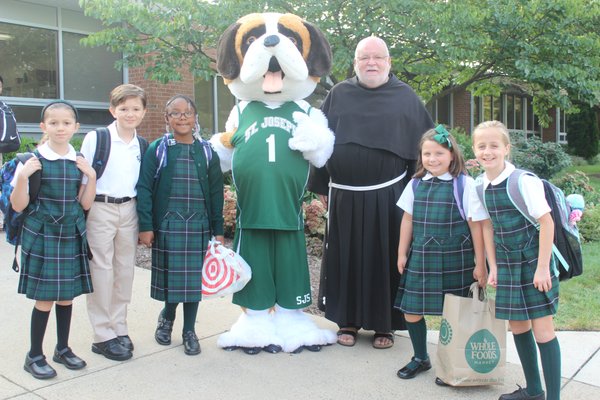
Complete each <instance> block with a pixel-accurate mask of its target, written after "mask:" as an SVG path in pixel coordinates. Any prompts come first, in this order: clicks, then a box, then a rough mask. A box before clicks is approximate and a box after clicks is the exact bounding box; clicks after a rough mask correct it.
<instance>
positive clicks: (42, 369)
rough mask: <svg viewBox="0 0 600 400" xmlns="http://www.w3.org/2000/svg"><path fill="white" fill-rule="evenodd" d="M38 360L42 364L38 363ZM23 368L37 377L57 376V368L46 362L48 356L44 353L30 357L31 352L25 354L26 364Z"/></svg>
mask: <svg viewBox="0 0 600 400" xmlns="http://www.w3.org/2000/svg"><path fill="white" fill-rule="evenodd" d="M40 361H41V362H40ZM38 362H39V363H40V364H41V365H38V364H37V363H38ZM23 369H24V370H25V371H27V372H29V373H30V374H31V375H33V377H34V378H37V379H50V378H54V377H55V376H56V370H54V368H52V367H51V366H49V365H48V363H47V362H46V356H44V355H43V354H41V355H39V356H35V357H33V358H31V357H29V353H27V355H26V356H25V364H24V365H23Z"/></svg>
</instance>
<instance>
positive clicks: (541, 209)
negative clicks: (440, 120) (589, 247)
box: [470, 121, 561, 400]
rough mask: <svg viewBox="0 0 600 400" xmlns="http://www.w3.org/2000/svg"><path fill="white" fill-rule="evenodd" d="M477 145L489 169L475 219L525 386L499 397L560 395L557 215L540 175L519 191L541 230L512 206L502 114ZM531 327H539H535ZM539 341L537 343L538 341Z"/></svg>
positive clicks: (475, 202) (479, 133)
mask: <svg viewBox="0 0 600 400" xmlns="http://www.w3.org/2000/svg"><path fill="white" fill-rule="evenodd" d="M472 138H473V150H474V152H475V156H476V158H477V161H478V162H479V164H481V166H482V167H483V169H484V170H485V173H484V174H483V175H481V176H480V177H479V178H478V180H477V184H478V185H479V184H481V185H483V190H482V192H483V193H484V196H483V198H484V202H485V204H482V203H481V201H480V199H479V197H478V195H476V194H475V195H472V196H471V197H470V201H471V209H472V210H473V219H474V220H481V221H482V222H483V235H484V242H485V249H486V254H487V258H488V262H489V266H490V273H489V278H488V283H489V284H490V285H492V286H493V287H495V288H496V317H497V318H501V319H506V320H508V322H509V325H510V328H511V331H512V333H513V337H514V341H515V345H516V348H517V353H518V354H519V358H520V360H521V365H522V366H523V372H524V373H525V380H526V383H527V386H526V387H525V388H521V387H519V388H518V389H517V390H515V391H514V392H513V393H508V394H504V395H502V396H500V400H522V399H535V400H543V399H545V398H547V399H549V400H556V399H559V398H560V384H561V382H560V364H561V360H560V346H559V343H558V340H557V339H556V335H555V333H554V322H553V315H554V314H555V313H556V311H557V309H558V274H557V272H556V266H555V260H554V259H553V257H552V241H553V238H554V222H553V221H552V217H551V215H550V207H549V206H548V203H547V201H546V198H545V196H544V187H543V184H542V182H541V181H540V179H538V178H537V177H534V176H523V178H522V179H523V182H522V185H521V190H522V193H523V198H524V200H525V203H526V205H527V208H528V211H529V213H530V214H531V215H532V216H534V217H535V218H537V222H538V225H539V230H538V228H537V227H536V226H534V225H533V224H531V223H530V222H529V221H528V220H527V219H526V218H525V217H524V216H523V215H522V214H521V212H520V211H519V210H517V208H516V207H515V206H514V205H513V203H512V201H511V200H510V198H509V196H508V192H507V189H506V184H507V180H508V179H507V178H508V177H509V175H510V174H511V173H512V172H513V171H514V170H515V167H514V165H512V164H511V163H509V162H508V161H506V158H507V157H508V155H509V153H510V137H509V135H508V130H507V129H506V127H505V126H504V125H503V124H502V123H501V122H498V121H486V122H483V123H481V124H479V125H478V126H477V127H476V128H475V130H474V131H473V135H472ZM532 330H533V333H532ZM536 342H537V346H536ZM536 347H537V348H539V351H540V358H541V359H542V369H543V371H544V380H545V382H546V391H547V392H548V393H547V397H546V396H545V395H544V391H543V390H542V384H541V381H540V373H539V370H538V362H537V349H536Z"/></svg>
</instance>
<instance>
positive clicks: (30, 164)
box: [19, 156, 42, 179]
mask: <svg viewBox="0 0 600 400" xmlns="http://www.w3.org/2000/svg"><path fill="white" fill-rule="evenodd" d="M41 169H42V162H41V161H40V160H39V159H38V158H37V157H36V156H33V157H31V158H30V159H29V160H27V161H25V164H23V169H21V172H19V176H22V177H23V179H29V177H30V176H31V175H33V174H34V173H35V171H39V170H41Z"/></svg>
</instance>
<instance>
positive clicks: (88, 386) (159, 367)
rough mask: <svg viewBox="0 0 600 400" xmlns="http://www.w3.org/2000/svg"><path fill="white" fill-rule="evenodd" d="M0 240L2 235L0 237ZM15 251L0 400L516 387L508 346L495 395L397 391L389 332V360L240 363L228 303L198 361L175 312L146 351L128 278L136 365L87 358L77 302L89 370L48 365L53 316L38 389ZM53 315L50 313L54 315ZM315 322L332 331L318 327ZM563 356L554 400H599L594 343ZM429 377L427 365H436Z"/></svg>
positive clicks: (5, 287) (348, 395)
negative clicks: (230, 341)
mask: <svg viewBox="0 0 600 400" xmlns="http://www.w3.org/2000/svg"><path fill="white" fill-rule="evenodd" d="M2 236H3V233H2ZM13 252H14V248H13V247H12V246H9V245H8V244H6V242H5V241H4V238H3V237H2V238H0V298H2V299H3V300H4V302H3V304H2V307H1V310H0V321H1V322H0V356H1V361H0V399H23V400H24V399H57V400H58V399H61V400H68V399H76V400H82V399H102V400H111V399H128V400H129V399H173V398H175V399H179V400H184V399H197V398H211V399H236V400H238V399H311V400H313V399H335V398H345V399H361V400H364V399H373V400H375V399H435V400H441V399H473V400H479V399H481V400H483V399H497V398H498V396H499V395H500V394H502V393H506V392H511V391H513V390H514V389H516V383H520V384H524V378H523V376H522V372H521V369H520V366H519V365H518V359H517V357H516V355H515V352H514V346H513V345H512V338H511V337H510V336H509V337H508V340H507V343H508V345H509V350H508V352H507V353H508V354H507V360H508V364H507V368H506V377H505V384H504V385H502V386H490V387H475V388H442V387H438V386H436V385H435V384H434V382H433V381H434V379H435V371H434V369H432V370H430V371H428V372H426V373H423V374H420V375H419V376H417V377H416V378H415V379H413V380H409V381H403V380H401V379H398V378H397V377H396V371H397V370H398V369H399V368H400V367H402V366H403V365H404V364H405V363H406V362H407V361H408V360H409V359H410V356H411V355H412V351H411V345H410V340H409V339H408V337H407V334H406V332H400V331H399V332H397V335H398V336H397V338H396V343H395V345H394V347H392V348H391V349H389V350H376V349H374V348H373V347H371V335H372V332H364V333H363V332H360V334H359V338H358V342H357V344H356V346H354V347H351V348H349V347H343V346H339V345H333V346H329V347H325V348H323V350H322V351H321V352H320V353H310V352H308V351H304V352H302V353H300V354H285V353H280V354H266V353H260V354H258V355H256V356H248V355H246V354H244V353H242V352H240V351H234V352H226V351H223V350H221V349H219V348H217V346H216V341H217V338H218V336H219V335H220V334H221V333H222V332H224V331H226V330H227V329H228V328H229V327H230V326H231V325H232V323H233V322H234V321H235V320H236V319H237V317H238V315H239V313H240V309H239V308H238V307H237V306H234V305H232V304H231V303H230V299H228V298H226V299H218V300H207V301H204V302H202V303H201V304H200V311H199V313H198V320H197V323H196V331H197V333H198V336H199V337H200V339H201V342H200V343H201V346H202V353H201V354H200V355H199V356H194V357H190V356H186V355H185V354H184V353H183V347H182V345H181V336H180V335H179V332H181V326H182V316H181V313H182V310H181V307H180V309H179V310H178V317H177V320H176V322H175V329H174V332H173V344H172V345H171V346H160V345H158V344H157V343H156V342H155V341H154V329H155V325H156V318H157V315H158V313H159V311H160V310H161V308H162V305H161V303H159V302H157V301H154V300H152V299H150V297H149V291H150V290H149V285H150V271H148V270H144V269H141V268H138V269H136V277H135V283H134V291H133V301H132V304H131V306H130V308H129V326H130V336H131V338H132V340H133V342H134V344H135V351H134V357H133V358H132V359H131V360H128V361H125V362H115V361H110V360H107V359H106V358H104V357H102V356H100V355H97V354H94V353H92V352H91V348H90V347H91V342H92V331H91V328H90V325H89V321H88V318H87V312H86V308H85V298H84V297H83V296H82V297H79V298H77V299H76V300H75V303H74V304H75V305H74V310H73V322H72V326H71V340H70V346H71V347H72V348H73V350H74V351H75V353H76V354H78V355H79V356H81V357H82V358H83V359H84V360H86V361H87V363H88V366H87V367H86V368H85V369H83V370H80V371H70V370H67V369H66V368H64V367H63V366H62V365H57V364H56V363H54V362H53V361H52V352H53V348H54V346H55V344H56V328H55V319H54V315H52V316H51V317H50V321H49V323H48V329H47V332H46V336H45V341H44V350H45V354H46V356H47V357H48V359H49V362H50V363H51V365H52V366H53V367H54V368H55V369H56V370H57V372H58V376H57V377H56V378H53V379H50V380H47V381H41V380H37V379H35V378H33V377H32V376H31V375H29V374H28V373H27V372H25V371H24V370H23V361H24V359H25V354H26V352H27V351H28V349H29V322H30V317H31V309H32V307H33V301H31V300H28V299H26V298H25V296H23V295H19V294H17V284H18V274H17V273H15V272H13V271H12V269H11V266H12V259H13ZM52 314H54V312H52ZM315 320H316V322H317V323H318V324H319V325H320V326H322V327H327V328H330V329H332V330H334V329H336V327H335V325H334V324H332V323H331V322H329V321H327V320H325V319H324V318H318V317H315ZM429 339H430V342H431V344H430V347H429V352H430V354H432V355H434V354H435V351H436V346H435V343H437V332H430V336H429ZM559 340H560V343H561V347H562V355H563V369H562V371H563V377H564V379H563V390H562V399H567V400H569V399H573V400H575V399H577V400H580V399H600V382H599V381H600V380H599V379H598V376H600V354H598V353H599V352H598V350H599V349H600V333H599V332H560V333H559ZM434 368H435V365H434Z"/></svg>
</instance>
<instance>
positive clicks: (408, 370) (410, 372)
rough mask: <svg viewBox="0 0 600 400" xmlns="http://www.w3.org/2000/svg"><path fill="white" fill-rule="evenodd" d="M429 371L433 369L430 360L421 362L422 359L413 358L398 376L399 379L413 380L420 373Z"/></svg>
mask: <svg viewBox="0 0 600 400" xmlns="http://www.w3.org/2000/svg"><path fill="white" fill-rule="evenodd" d="M413 361H414V362H413ZM429 369H431V361H430V360H429V358H427V359H426V360H421V359H420V358H417V357H413V358H411V362H409V363H408V364H406V365H405V366H404V368H402V369H400V370H399V371H398V373H397V375H398V378H401V379H412V378H414V377H415V376H417V374H419V373H420V372H424V371H427V370H429Z"/></svg>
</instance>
